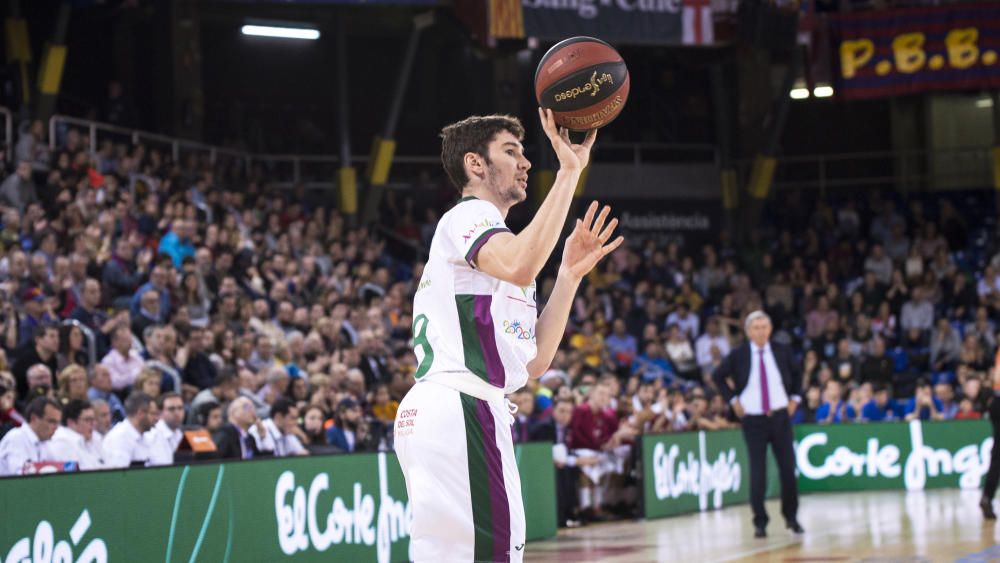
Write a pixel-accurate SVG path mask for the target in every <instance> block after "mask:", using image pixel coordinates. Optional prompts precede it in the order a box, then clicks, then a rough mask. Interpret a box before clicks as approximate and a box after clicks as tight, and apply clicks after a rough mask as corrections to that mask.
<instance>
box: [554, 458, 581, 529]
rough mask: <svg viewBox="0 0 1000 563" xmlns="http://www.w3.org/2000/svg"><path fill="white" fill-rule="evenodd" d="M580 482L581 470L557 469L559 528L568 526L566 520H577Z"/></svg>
mask: <svg viewBox="0 0 1000 563" xmlns="http://www.w3.org/2000/svg"><path fill="white" fill-rule="evenodd" d="M579 481H580V469H579V468H577V467H557V468H556V507H557V515H556V517H557V518H558V519H559V527H563V526H565V525H566V520H569V519H574V520H575V519H576V518H577V515H576V508H577V502H578V501H579V499H578V498H577V488H578V486H577V483H579Z"/></svg>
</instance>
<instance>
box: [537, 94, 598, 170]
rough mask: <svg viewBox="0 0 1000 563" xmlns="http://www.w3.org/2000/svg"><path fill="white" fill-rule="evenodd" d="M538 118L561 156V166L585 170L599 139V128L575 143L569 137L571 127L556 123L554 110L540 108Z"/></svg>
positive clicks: (568, 168)
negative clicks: (592, 149)
mask: <svg viewBox="0 0 1000 563" xmlns="http://www.w3.org/2000/svg"><path fill="white" fill-rule="evenodd" d="M538 118H539V119H540V120H541V122H542V129H544V130H545V136H547V137H548V138H549V142H551V143H552V148H553V149H554V150H555V151H556V156H557V157H559V168H560V169H567V170H583V169H584V168H586V167H587V164H588V163H589V162H590V149H591V148H593V146H594V141H596V140H597V129H591V130H590V131H587V137H586V138H584V140H583V142H582V143H580V144H573V142H572V141H570V139H569V129H566V128H565V127H559V126H558V125H556V120H555V116H554V115H553V113H552V110H550V109H545V108H538Z"/></svg>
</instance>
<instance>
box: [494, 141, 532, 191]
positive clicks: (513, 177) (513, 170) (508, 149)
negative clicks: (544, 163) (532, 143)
mask: <svg viewBox="0 0 1000 563" xmlns="http://www.w3.org/2000/svg"><path fill="white" fill-rule="evenodd" d="M489 155H490V162H489V164H488V165H487V168H486V174H487V176H486V181H487V184H488V186H489V188H490V190H491V191H492V192H493V193H495V194H497V195H498V196H499V197H500V200H501V201H503V202H508V203H510V204H515V203H520V202H522V201H524V200H525V198H527V197H528V193H527V189H528V169H529V168H531V162H530V161H528V159H527V158H526V157H525V156H524V147H523V146H521V142H520V141H518V140H517V137H515V136H514V135H513V134H512V133H510V132H509V131H501V132H500V133H499V134H498V135H497V136H496V138H495V139H493V142H491V143H490V146H489Z"/></svg>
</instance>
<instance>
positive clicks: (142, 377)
mask: <svg viewBox="0 0 1000 563" xmlns="http://www.w3.org/2000/svg"><path fill="white" fill-rule="evenodd" d="M45 135H46V132H45V130H44V128H43V127H40V124H38V125H30V126H27V127H25V128H24V129H23V133H22V136H21V138H20V140H19V141H18V143H17V146H16V148H15V150H14V154H15V155H16V164H15V166H14V167H13V168H14V170H13V171H11V172H10V174H9V176H7V177H6V179H5V180H3V183H2V184H0V205H2V206H3V208H2V212H0V391H2V393H0V435H2V434H7V436H6V437H4V438H3V440H2V441H0V474H4V475H7V474H18V473H22V472H24V471H26V470H28V471H31V470H34V469H36V468H37V466H34V465H33V464H35V463H36V462H42V461H45V460H46V459H62V460H70V461H73V462H75V463H76V465H77V466H78V468H80V469H92V468H101V467H123V466H128V465H154V464H165V463H172V462H174V461H175V460H176V459H179V457H178V456H180V455H181V452H186V451H187V449H188V447H189V446H190V444H188V443H187V442H188V440H187V439H186V433H185V430H190V429H194V428H199V429H203V430H204V431H206V432H207V433H208V434H210V435H211V436H212V438H213V440H214V442H215V444H216V447H217V448H216V449H217V452H216V455H218V456H221V457H223V458H242V459H248V458H252V457H257V456H261V455H308V454H310V453H328V452H354V451H376V450H390V449H391V448H392V426H393V421H394V418H395V414H396V408H397V406H398V404H399V401H400V400H401V399H402V397H403V395H404V394H405V393H406V392H407V390H408V389H409V388H410V387H411V386H412V385H413V383H414V380H413V374H414V372H415V370H416V364H417V361H416V357H415V355H414V353H413V351H412V348H411V344H412V342H411V323H412V315H411V312H412V295H413V292H414V291H415V289H416V284H417V283H418V282H419V280H420V276H421V272H422V268H423V263H422V262H421V261H420V259H419V255H418V257H417V258H414V256H413V255H412V254H408V253H405V252H404V253H398V252H390V251H389V250H387V248H388V247H387V246H386V240H385V238H384V237H383V236H380V235H377V234H376V233H378V232H380V231H378V230H376V229H373V228H371V227H354V226H352V223H351V221H350V218H348V217H345V216H343V215H342V214H341V213H339V212H338V210H337V209H336V207H335V205H332V201H330V200H328V199H324V198H322V197H319V198H317V197H310V196H309V195H308V194H306V193H305V192H304V191H303V190H301V189H287V190H278V189H274V188H272V187H270V186H269V185H268V183H267V177H266V175H259V174H254V175H251V176H250V177H249V178H247V177H243V178H240V179H239V180H236V179H234V178H233V177H231V175H230V174H228V173H227V172H224V171H220V170H219V169H218V168H213V167H212V166H211V165H210V164H209V163H208V162H207V160H205V159H202V158H199V157H195V156H192V157H190V158H188V159H185V161H184V162H183V163H179V162H174V161H172V159H171V158H170V156H169V155H168V154H165V153H163V152H161V151H159V150H156V149H155V148H150V147H146V146H141V145H138V146H133V145H127V144H116V143H114V142H111V141H104V142H102V143H101V144H100V146H97V147H89V146H87V141H86V139H84V138H82V137H81V135H80V134H79V133H78V132H77V131H75V130H72V129H69V130H67V131H65V132H64V133H62V134H61V135H60V139H59V142H58V143H57V144H56V146H57V148H56V149H55V150H52V151H50V150H49V149H48V146H49V145H48V141H47V139H46V138H45ZM428 199H431V200H435V201H436V200H437V199H439V198H428ZM405 201H406V203H405V204H403V205H402V206H401V208H399V209H393V211H392V213H390V214H389V215H390V216H395V217H399V218H401V219H400V220H399V221H398V222H397V224H389V225H386V226H385V227H386V228H388V229H389V230H390V231H393V232H394V234H393V235H392V237H393V238H395V239H397V240H410V241H412V243H413V246H416V247H420V246H422V245H426V243H427V242H428V240H429V237H430V235H431V234H432V233H433V217H434V216H435V213H440V212H441V211H442V209H437V208H434V207H433V206H430V208H429V209H426V210H416V209H414V201H415V199H414V198H409V199H407V200H405ZM905 203H908V204H906V205H904V202H901V201H896V200H895V199H894V198H893V197H889V196H887V195H885V194H881V193H879V192H872V193H871V194H870V196H869V197H865V198H856V199H848V200H846V201H843V202H840V203H838V204H836V205H828V204H827V203H824V202H819V203H811V202H810V203H806V202H804V201H803V200H801V199H798V198H797V197H789V198H783V200H782V201H781V202H777V203H775V205H774V209H772V210H771V216H770V217H769V218H768V219H766V220H765V222H764V226H763V227H761V228H760V229H756V230H754V231H752V232H750V233H749V234H748V236H746V237H742V238H741V239H740V242H738V243H737V242H734V238H733V237H731V236H729V235H728V234H727V233H724V232H719V233H717V234H716V235H714V236H713V238H712V241H711V243H709V244H705V245H703V246H698V247H695V246H693V245H690V244H689V245H686V246H685V245H681V244H677V243H672V244H659V243H657V242H656V241H654V240H641V239H635V238H634V237H633V239H631V240H629V241H628V242H629V245H628V246H627V247H623V248H622V249H620V250H619V251H618V252H616V253H614V254H613V255H612V256H610V257H609V258H608V259H607V260H606V261H605V262H603V263H602V264H601V265H599V267H598V268H597V269H596V270H595V271H594V272H593V273H591V274H590V275H589V276H588V277H587V279H586V281H585V283H584V284H583V286H582V289H581V291H580V295H579V296H578V298H577V300H576V302H575V305H574V307H573V310H572V313H571V319H570V323H569V328H568V330H567V334H566V337H565V339H564V343H563V346H562V348H561V349H560V351H559V352H558V354H557V356H556V358H555V360H554V361H553V364H552V366H551V369H550V370H549V371H548V372H547V373H545V374H544V375H543V377H542V378H541V379H539V380H538V381H536V382H532V383H530V384H529V386H528V387H527V388H525V389H523V390H522V391H520V392H518V393H516V394H515V395H514V396H513V397H512V401H513V402H514V403H516V404H517V405H518V407H519V412H518V414H517V416H516V422H515V426H514V433H513V434H514V439H515V441H518V442H523V441H529V440H542V441H549V442H553V443H554V444H555V449H554V452H555V453H554V458H555V462H556V465H557V467H558V468H559V475H560V477H559V483H560V485H559V486H560V491H562V492H561V493H560V520H561V521H562V522H563V523H567V522H569V523H573V522H574V521H578V520H579V519H580V518H584V519H602V518H605V517H607V516H608V514H609V513H613V512H619V513H622V514H629V513H630V512H631V511H632V510H633V509H634V505H635V494H636V491H635V487H634V486H633V485H634V483H635V479H634V473H633V472H632V471H631V468H632V467H633V466H634V454H635V452H634V448H631V445H632V444H634V442H635V440H636V439H637V437H638V436H639V435H640V434H642V433H644V432H679V431H689V430H716V429H723V428H731V427H737V426H738V424H739V421H738V420H737V419H736V418H735V417H734V416H733V414H732V413H731V411H730V409H729V405H727V404H726V403H725V401H723V400H722V398H721V396H720V394H719V393H718V392H717V389H715V388H714V383H713V382H712V379H711V373H712V372H713V370H714V369H715V368H716V367H717V366H718V365H719V363H720V362H721V360H722V359H723V358H724V357H725V356H726V354H727V353H728V352H729V350H731V349H733V348H734V347H735V346H737V345H739V343H740V342H741V341H742V339H743V338H744V336H743V331H742V319H743V318H744V317H745V315H746V314H747V313H748V312H750V311H752V310H755V309H763V310H765V311H767V312H768V313H769V314H770V316H771V317H772V319H773V324H774V336H773V338H774V339H775V340H777V341H780V342H784V343H788V344H790V345H792V347H793V349H794V350H796V351H797V353H798V354H799V360H800V361H801V365H802V369H803V373H804V386H803V389H805V393H804V397H803V402H802V404H801V406H800V407H799V409H798V412H796V414H795V421H796V422H798V423H802V422H815V423H821V424H822V423H831V424H841V423H849V422H866V421H884V420H904V419H913V418H919V419H922V420H929V419H934V420H939V419H952V418H978V417H981V416H982V414H983V413H984V411H985V409H986V406H987V402H988V400H989V397H990V396H991V395H992V393H991V392H990V390H991V389H992V387H993V384H992V381H991V379H990V377H989V372H990V370H991V368H992V365H993V357H994V355H995V354H996V351H997V334H996V326H995V319H996V318H997V315H998V314H1000V255H997V256H993V257H991V256H989V255H988V254H987V255H985V256H981V257H980V258H979V259H971V258H970V256H972V253H971V252H969V247H970V245H971V244H972V236H971V233H972V232H973V231H974V230H975V229H977V228H979V227H980V226H981V225H969V224H967V222H966V221H967V219H966V218H965V217H963V214H961V213H959V212H958V211H957V210H956V207H955V206H954V205H953V204H952V203H951V201H949V200H947V199H945V200H943V202H942V203H941V204H940V205H939V206H936V207H934V208H933V210H931V209H930V208H927V209H925V208H924V207H923V206H922V205H921V204H920V203H919V202H917V201H911V202H905ZM418 211H426V212H427V213H428V215H427V216H428V217H429V220H428V222H426V224H421V223H420V222H418V221H415V220H413V217H415V216H420V215H419V213H418ZM406 248H409V247H406ZM553 282H554V276H549V275H543V277H542V279H540V280H539V283H538V287H539V302H540V303H541V304H544V301H545V298H546V296H547V295H548V294H549V292H550V291H551V289H552V286H553ZM192 455H193V454H192Z"/></svg>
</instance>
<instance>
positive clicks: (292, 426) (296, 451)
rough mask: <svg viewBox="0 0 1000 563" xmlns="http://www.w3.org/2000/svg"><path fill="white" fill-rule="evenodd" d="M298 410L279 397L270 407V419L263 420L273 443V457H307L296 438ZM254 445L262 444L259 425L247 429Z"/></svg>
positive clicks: (307, 453)
mask: <svg viewBox="0 0 1000 563" xmlns="http://www.w3.org/2000/svg"><path fill="white" fill-rule="evenodd" d="M298 423H299V408H298V407H297V406H295V403H294V402H293V401H292V400H291V399H288V398H286V397H281V398H279V399H278V400H276V401H275V402H274V404H272V405H271V417H270V418H266V419H264V420H263V427H264V430H265V431H266V432H267V433H268V434H269V435H270V436H271V440H272V441H273V442H274V455H275V456H276V457H286V456H291V455H309V451H308V450H306V449H305V447H304V446H303V445H302V442H301V441H300V440H299V438H298V433H299V429H298ZM249 433H250V435H251V436H253V438H254V441H255V442H256V443H262V442H263V438H262V437H261V435H260V425H256V424H255V425H253V426H251V427H250V429H249Z"/></svg>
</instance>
